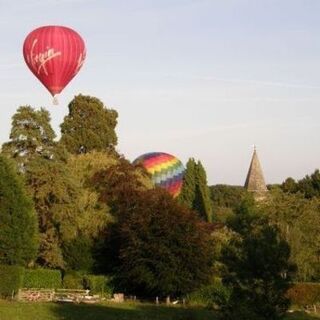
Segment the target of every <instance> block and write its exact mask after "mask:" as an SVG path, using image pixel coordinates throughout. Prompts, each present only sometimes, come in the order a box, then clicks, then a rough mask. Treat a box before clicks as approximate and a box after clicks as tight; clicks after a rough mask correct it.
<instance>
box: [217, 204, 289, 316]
mask: <svg viewBox="0 0 320 320" xmlns="http://www.w3.org/2000/svg"><path fill="white" fill-rule="evenodd" d="M228 225H229V227H230V228H231V229H232V230H233V231H234V232H236V234H237V235H236V236H234V237H233V239H232V240H231V241H230V242H229V244H228V245H227V246H226V247H225V248H224V251H223V254H222V262H223V263H224V265H225V266H226V269H225V274H224V276H223V281H224V283H225V284H226V285H228V286H231V287H232V293H231V296H230V299H229V301H228V303H227V305H224V306H222V312H223V314H224V316H225V317H224V318H225V319H230V320H231V319H232V320H233V319H239V320H256V319H259V320H260V319H261V320H263V319H265V320H270V319H271V320H276V319H280V318H281V317H282V316H283V315H284V313H285V312H286V310H287V308H288V307H289V300H288V298H287V297H286V292H287V290H288V288H289V287H290V281H291V278H290V275H291V272H293V271H294V265H292V264H291V263H290V260H289V259H290V247H289V245H288V243H287V242H286V241H285V240H284V238H283V237H282V236H281V233H280V232H279V231H278V229H277V227H276V226H275V225H273V224H271V223H269V221H268V219H267V218H266V217H265V216H261V215H260V214H257V212H256V210H255V209H254V208H253V207H252V206H251V205H250V202H249V203H248V202H245V203H243V204H242V205H241V206H240V207H239V209H238V210H237V214H236V215H235V216H234V217H233V218H231V219H230V221H229V223H228Z"/></svg>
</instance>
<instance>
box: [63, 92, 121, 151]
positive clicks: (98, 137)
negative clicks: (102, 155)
mask: <svg viewBox="0 0 320 320" xmlns="http://www.w3.org/2000/svg"><path fill="white" fill-rule="evenodd" d="M68 107H69V114H68V115H67V116H66V117H65V118H64V121H63V123H62V124H61V139H60V142H61V143H62V144H63V145H64V146H65V147H66V148H67V150H68V151H69V152H70V153H73V154H80V153H86V152H90V151H93V150H96V151H107V150H110V149H111V150H113V149H114V147H115V146H116V145H117V135H116V132H115V127H116V125H117V117H118V113H117V112H116V111H115V110H112V109H107V108H106V107H105V106H104V104H103V103H102V102H101V101H100V100H99V99H97V98H94V97H90V96H84V95H81V94H80V95H78V96H75V98H74V99H73V100H72V101H71V102H70V103H69V106H68Z"/></svg>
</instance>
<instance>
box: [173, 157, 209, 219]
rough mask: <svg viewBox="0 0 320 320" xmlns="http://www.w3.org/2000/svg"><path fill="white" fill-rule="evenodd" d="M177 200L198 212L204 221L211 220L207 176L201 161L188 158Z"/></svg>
mask: <svg viewBox="0 0 320 320" xmlns="http://www.w3.org/2000/svg"><path fill="white" fill-rule="evenodd" d="M178 200H179V201H180V202H181V203H182V204H184V205H186V206H187V207H188V208H190V209H193V210H195V211H197V212H198V214H199V216H200V217H201V218H202V219H203V220H205V221H209V222H211V221H212V203H211V199H210V190H209V187H208V185H207V176H206V172H205V169H204V167H203V166H202V164H201V162H200V161H198V162H197V163H196V162H195V160H194V159H193V158H191V159H189V160H188V162H187V165H186V171H185V175H184V178H183V185H182V190H181V193H180V195H179V198H178Z"/></svg>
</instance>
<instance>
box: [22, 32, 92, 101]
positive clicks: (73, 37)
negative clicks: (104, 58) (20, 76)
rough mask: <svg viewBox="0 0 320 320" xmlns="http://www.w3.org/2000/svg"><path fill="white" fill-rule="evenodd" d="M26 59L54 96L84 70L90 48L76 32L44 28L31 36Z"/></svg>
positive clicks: (24, 48)
mask: <svg viewBox="0 0 320 320" xmlns="http://www.w3.org/2000/svg"><path fill="white" fill-rule="evenodd" d="M23 56H24V60H25V62H26V64H27V66H28V67H29V69H30V70H31V72H32V73H33V74H34V75H35V76H36V77H37V78H38V79H39V80H40V82H41V83H42V84H43V85H44V86H45V87H46V88H47V89H48V91H49V92H50V93H51V95H52V96H53V97H54V96H55V95H57V94H59V93H60V92H61V91H62V90H63V89H64V87H65V86H66V85H67V84H68V83H69V82H70V81H71V79H72V78H73V77H74V76H75V75H76V74H77V73H78V71H79V70H80V68H81V67H82V65H83V62H84V60H85V57H86V48H85V43H84V41H83V39H82V38H81V36H80V35H79V34H78V33H77V32H76V31H74V30H72V29H70V28H67V27H63V26H44V27H40V28H37V29H35V30H33V31H32V32H30V33H29V34H28V35H27V37H26V39H25V40H24V44H23Z"/></svg>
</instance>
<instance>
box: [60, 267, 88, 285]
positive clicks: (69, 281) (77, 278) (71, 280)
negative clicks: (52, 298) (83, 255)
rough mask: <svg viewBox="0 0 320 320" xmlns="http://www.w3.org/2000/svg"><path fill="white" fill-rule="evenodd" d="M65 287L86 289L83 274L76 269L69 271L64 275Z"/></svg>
mask: <svg viewBox="0 0 320 320" xmlns="http://www.w3.org/2000/svg"><path fill="white" fill-rule="evenodd" d="M62 284H63V288H64V289H84V282H83V274H81V273H80V272H76V271H68V272H66V273H65V274H64V275H63V280H62Z"/></svg>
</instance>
